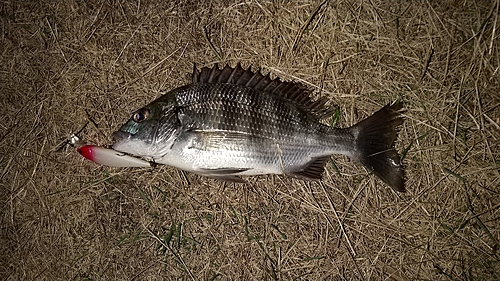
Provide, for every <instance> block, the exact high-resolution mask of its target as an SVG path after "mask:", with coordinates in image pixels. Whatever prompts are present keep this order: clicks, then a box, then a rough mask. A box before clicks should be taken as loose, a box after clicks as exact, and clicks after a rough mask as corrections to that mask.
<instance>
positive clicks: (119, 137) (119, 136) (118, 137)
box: [113, 131, 132, 142]
mask: <svg viewBox="0 0 500 281" xmlns="http://www.w3.org/2000/svg"><path fill="white" fill-rule="evenodd" d="M131 135H132V134H131V133H127V132H124V131H116V132H114V133H113V139H115V141H116V142H121V141H123V140H126V139H129V138H130V136H131Z"/></svg>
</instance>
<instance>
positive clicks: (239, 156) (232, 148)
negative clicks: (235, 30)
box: [113, 65, 403, 189]
mask: <svg viewBox="0 0 500 281" xmlns="http://www.w3.org/2000/svg"><path fill="white" fill-rule="evenodd" d="M310 94H311V93H310V92H309V91H308V90H307V89H306V88H305V87H303V86H302V85H300V84H296V83H293V82H281V81H280V80H279V79H271V78H269V76H264V75H262V74H261V73H260V72H257V73H255V72H252V71H251V70H250V69H246V70H245V69H243V68H241V66H239V65H238V66H237V67H236V68H231V67H229V66H226V67H225V68H224V69H222V70H220V69H219V68H218V67H214V68H203V69H202V70H201V71H197V70H195V71H194V73H193V81H192V83H191V84H189V85H186V86H183V87H180V88H177V89H174V90H172V91H170V92H168V93H166V94H165V95H163V96H161V97H160V98H158V99H157V100H155V101H153V102H152V103H150V104H149V105H147V106H145V107H143V108H141V109H140V110H138V111H137V112H136V113H134V115H133V116H132V118H131V119H130V120H129V121H128V122H127V123H126V124H125V125H123V126H122V127H121V128H120V131H118V132H116V133H115V134H114V136H115V138H116V139H117V140H118V142H117V143H116V144H115V145H114V146H113V147H114V149H116V150H118V151H122V152H126V153H129V154H133V155H136V156H141V157H144V158H146V159H148V160H150V161H154V162H156V163H160V164H167V165H171V166H174V167H177V168H180V169H183V170H186V171H191V172H194V173H197V174H202V175H206V176H210V177H213V178H219V179H224V180H232V181H241V178H239V176H242V175H261V174H287V175H291V176H295V177H298V178H303V179H309V180H317V179H320V178H321V174H322V172H323V170H324V164H325V162H326V161H327V160H328V159H329V158H330V156H331V155H332V154H344V155H347V156H349V157H351V158H352V159H354V160H357V161H359V162H361V163H363V164H364V165H365V166H366V167H367V168H369V169H373V170H374V172H375V173H376V174H377V175H379V176H380V177H381V178H382V179H383V180H384V181H386V182H388V183H389V184H390V185H391V186H393V187H395V186H396V187H395V188H396V189H403V181H402V178H403V172H402V171H403V170H402V166H401V164H400V161H399V158H398V156H397V153H396V152H395V150H394V140H395V139H396V129H395V128H396V127H397V126H399V124H401V122H402V120H401V118H400V117H399V114H397V111H398V110H399V109H400V108H401V105H400V104H394V105H391V106H389V105H388V106H386V107H384V108H383V109H381V110H380V111H379V112H377V113H375V114H374V115H373V116H372V117H370V118H368V119H366V120H364V121H362V122H360V123H359V125H355V126H353V127H350V128H346V129H337V128H331V127H329V126H326V125H325V124H323V123H322V122H321V120H322V119H325V118H327V117H329V116H331V113H332V111H331V110H330V109H329V108H328V107H327V106H325V102H326V100H325V99H317V100H314V99H312V98H311V95H310ZM382 162H383V163H382ZM379 164H380V165H383V166H384V167H385V168H383V169H382V170H380V171H379V170H377V166H378V165H379ZM387 171H388V174H387V175H386V174H383V173H385V172H387Z"/></svg>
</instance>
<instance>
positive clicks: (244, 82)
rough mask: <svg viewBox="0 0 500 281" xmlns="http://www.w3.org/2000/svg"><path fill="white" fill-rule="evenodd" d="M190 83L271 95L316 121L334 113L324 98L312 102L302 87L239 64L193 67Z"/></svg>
mask: <svg viewBox="0 0 500 281" xmlns="http://www.w3.org/2000/svg"><path fill="white" fill-rule="evenodd" d="M192 83H225V84H234V85H239V86H244V87H249V88H253V89H254V90H256V91H261V92H266V93H272V94H275V95H278V96H281V97H283V98H285V99H287V100H289V101H292V102H295V103H297V104H299V105H300V106H301V107H302V108H304V109H305V110H307V111H308V112H309V113H310V114H312V116H314V117H315V118H317V119H318V120H321V119H324V118H327V117H330V116H332V115H333V112H334V110H333V108H329V107H327V106H325V104H326V102H327V101H328V100H327V99H326V98H325V97H321V98H319V99H316V100H313V99H312V97H311V91H310V90H309V89H308V88H306V87H305V86H304V85H302V84H300V83H296V82H286V81H281V79H280V78H275V79H271V77H270V76H269V74H267V75H263V74H262V73H261V72H260V70H258V71H257V72H254V71H252V70H251V69H250V67H248V68H247V69H244V68H243V67H241V64H240V63H238V65H236V67H231V66H229V65H226V66H225V67H224V68H223V69H219V65H218V64H215V65H214V66H213V67H212V68H208V67H203V68H202V69H201V70H197V69H196V66H195V68H194V70H193V76H192Z"/></svg>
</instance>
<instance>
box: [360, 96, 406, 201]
mask: <svg viewBox="0 0 500 281" xmlns="http://www.w3.org/2000/svg"><path fill="white" fill-rule="evenodd" d="M402 107H403V105H402V104H401V102H399V101H398V102H395V103H394V104H392V105H391V104H388V105H386V106H384V107H383V108H381V109H380V110H379V111H377V112H375V113H374V114H373V115H372V116H370V117H368V118H366V119H365V120H363V121H361V122H359V123H358V124H356V125H354V126H352V127H351V128H350V130H351V132H352V134H353V135H354V138H355V150H356V152H355V155H354V157H355V158H356V160H358V161H359V162H361V163H362V164H363V165H364V166H365V167H366V168H367V169H368V170H370V171H373V173H374V174H375V175H377V176H378V177H379V178H380V179H382V180H383V181H384V182H385V183H387V184H388V185H389V186H391V187H392V188H393V189H394V190H397V191H400V192H404V191H405V187H404V170H403V165H402V164H401V159H400V157H399V155H398V153H397V151H396V149H395V148H394V142H395V141H396V138H397V135H398V127H399V126H400V125H401V124H402V123H403V118H402V116H401V115H400V112H399V111H400V110H401V108H402Z"/></svg>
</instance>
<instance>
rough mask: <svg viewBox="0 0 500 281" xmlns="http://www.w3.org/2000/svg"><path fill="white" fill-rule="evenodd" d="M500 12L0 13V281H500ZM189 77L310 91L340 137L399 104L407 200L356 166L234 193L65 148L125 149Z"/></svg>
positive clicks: (179, 6)
mask: <svg viewBox="0 0 500 281" xmlns="http://www.w3.org/2000/svg"><path fill="white" fill-rule="evenodd" d="M499 5H500V4H499V0H493V1H477V2H474V1H468V0H463V1H442V3H440V4H439V5H437V4H435V2H434V1H417V2H413V1H412V2H407V1H377V0H375V1H347V2H344V1H331V2H329V3H325V4H324V5H321V2H310V1H303V2H296V1H294V2H271V1H266V0H264V1H247V2H241V3H234V2H230V1H200V2H198V1H193V2H190V1H177V3H175V4H164V5H158V4H156V3H155V2H154V1H153V3H150V2H149V1H146V2H142V1H141V2H133V1H127V2H126V1H93V2H92V1H90V2H86V1H74V2H72V1H50V2H47V3H39V2H38V1H3V2H2V4H1V6H0V12H1V30H2V37H1V39H0V40H1V42H0V51H1V52H0V53H1V62H0V71H1V72H0V73H1V74H0V79H1V82H0V88H1V91H0V93H1V94H0V95H1V99H0V108H1V109H2V114H1V116H2V122H0V171H1V174H0V175H1V176H0V188H1V193H0V195H1V197H0V198H1V202H2V208H1V209H2V211H1V241H0V253H2V255H1V263H0V279H2V280H35V279H36V280H111V279H137V280H160V279H165V280H170V279H187V280H191V279H192V280H231V279H233V280H234V279H245V280H269V279H283V280H289V279H300V280H324V279H334V280H341V279H347V280H352V279H366V280H368V279H371V280H382V279H384V280H386V279H389V280H486V279H490V280H498V279H500V274H499V272H500V256H499V255H500V254H499V251H498V250H499V240H500V227H499V226H500V194H499V192H500V188H499V186H500V175H499V167H500V151H499V144H500V141H499V138H500V95H499V89H500V85H499V81H500V79H499V77H500V76H499V65H500V54H499V51H500V45H499V29H500V20H499V19H498V18H499ZM194 62H196V63H198V64H199V65H211V64H213V63H215V62H219V63H231V64H233V65H234V64H235V63H236V62H242V63H243V64H244V65H250V64H253V65H256V66H260V67H262V69H264V71H266V72H271V73H273V75H278V76H280V77H283V78H285V79H291V80H298V81H303V82H304V83H306V84H308V85H309V86H310V87H311V88H312V89H314V90H315V92H316V93H317V94H318V95H328V97H329V98H330V99H331V101H332V103H335V104H338V105H340V106H341V118H340V125H341V126H347V125H350V124H353V123H354V122H356V121H359V120H360V119H361V118H363V117H366V116H368V115H369V114H370V113H372V112H373V111H375V110H376V109H378V108H379V107H380V106H381V105H383V104H385V103H387V102H388V101H390V100H395V99H397V98H401V99H403V100H404V102H405V106H406V109H407V111H406V113H405V115H406V117H407V118H406V122H405V124H404V127H403V128H402V130H401V133H400V138H399V140H398V144H397V145H398V148H399V149H400V150H404V149H408V151H407V153H406V155H405V158H404V161H405V163H406V166H407V177H408V180H407V189H408V192H407V193H406V194H396V193H395V192H393V191H392V190H390V189H389V188H388V187H386V186H385V185H383V184H382V183H381V182H380V181H379V180H377V179H375V178H374V177H373V176H370V175H367V174H366V172H365V171H364V170H363V169H362V168H361V167H360V166H359V165H356V164H354V163H352V162H349V161H347V160H346V159H344V158H342V157H334V158H333V159H334V161H335V163H336V165H337V166H338V168H339V173H337V172H336V171H335V169H334V168H333V167H332V166H331V165H329V166H328V168H327V172H326V173H325V176H324V181H322V182H320V183H314V182H312V183H310V182H302V181H297V180H294V179H290V178H284V177H280V176H262V177H253V178H249V179H248V180H249V183H248V184H245V185H238V184H232V183H224V182H219V181H215V180H211V179H207V178H201V177H198V176H196V175H193V174H184V173H182V172H180V171H178V170H176V169H173V168H169V167H160V168H157V169H155V170H152V171H151V170H148V169H115V168H109V167H101V166H98V165H96V164H94V163H91V162H90V161H86V160H84V159H83V158H82V157H80V156H79V155H78V154H77V153H76V152H75V150H74V149H73V148H71V147H69V146H65V147H63V148H62V149H60V150H58V148H59V147H60V145H61V143H62V142H63V141H64V140H65V139H66V138H67V137H68V136H69V135H71V134H72V133H75V132H77V131H78V130H80V129H81V128H82V127H83V126H84V125H85V124H87V123H88V125H87V126H86V128H85V129H84V130H83V131H82V132H81V133H80V136H82V137H83V138H84V139H85V140H87V141H88V142H90V143H93V144H99V145H107V144H111V141H112V140H111V133H112V132H113V131H114V130H116V129H117V128H118V127H119V126H120V125H121V124H122V123H123V122H125V120H126V119H128V117H129V114H130V113H131V112H132V111H133V110H135V109H137V108H138V107H140V106H142V105H144V104H146V103H148V102H150V101H152V100H153V99H155V98H156V97H158V96H159V95H160V92H159V91H160V90H162V89H171V88H174V87H176V86H180V85H182V84H184V83H186V82H187V81H188V77H189V73H190V71H191V69H192V64H193V63H194Z"/></svg>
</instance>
